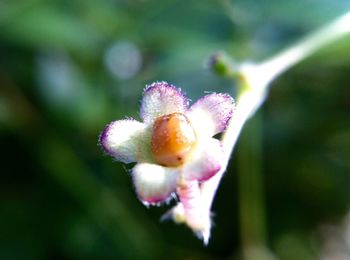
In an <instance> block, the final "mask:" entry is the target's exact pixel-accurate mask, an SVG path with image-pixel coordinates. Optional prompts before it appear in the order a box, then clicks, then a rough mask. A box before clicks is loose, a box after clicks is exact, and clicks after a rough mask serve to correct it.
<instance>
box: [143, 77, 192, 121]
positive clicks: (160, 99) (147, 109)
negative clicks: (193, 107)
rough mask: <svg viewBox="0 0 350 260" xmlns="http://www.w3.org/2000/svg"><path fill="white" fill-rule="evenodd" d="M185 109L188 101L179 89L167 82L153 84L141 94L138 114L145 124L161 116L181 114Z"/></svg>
mask: <svg viewBox="0 0 350 260" xmlns="http://www.w3.org/2000/svg"><path fill="white" fill-rule="evenodd" d="M187 107H188V99H187V97H186V96H185V95H184V93H182V91H181V90H180V89H178V88H176V87H175V86H173V85H171V84H168V83H167V82H155V83H153V84H152V85H149V86H148V87H147V88H146V89H145V91H144V93H143V98H142V102H141V111H140V114H141V118H142V119H143V121H144V122H145V123H152V122H153V121H154V120H155V119H156V118H157V117H159V116H162V115H167V114H171V113H175V112H179V113H183V112H184V111H185V110H186V109H187Z"/></svg>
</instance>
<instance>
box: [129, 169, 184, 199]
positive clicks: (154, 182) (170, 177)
mask: <svg viewBox="0 0 350 260" xmlns="http://www.w3.org/2000/svg"><path fill="white" fill-rule="evenodd" d="M177 176H178V172H177V170H176V169H175V168H168V167H163V166H160V165H157V164H151V163H140V164H137V165H136V166H135V167H134V168H133V170H132V177H133V181H134V186H135V189H136V193H137V195H138V197H139V199H140V200H141V201H142V202H143V203H144V204H145V205H157V204H159V203H161V202H165V201H167V199H168V198H171V197H172V196H171V195H172V193H173V192H175V190H176V184H177Z"/></svg>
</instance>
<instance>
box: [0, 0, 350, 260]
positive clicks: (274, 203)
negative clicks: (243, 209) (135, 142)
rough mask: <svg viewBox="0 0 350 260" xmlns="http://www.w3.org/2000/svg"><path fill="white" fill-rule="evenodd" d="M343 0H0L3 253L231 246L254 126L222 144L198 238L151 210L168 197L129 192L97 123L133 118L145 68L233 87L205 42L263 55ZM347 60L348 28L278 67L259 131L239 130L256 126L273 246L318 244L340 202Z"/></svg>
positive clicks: (191, 88) (210, 86) (191, 251)
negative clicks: (204, 227)
mask: <svg viewBox="0 0 350 260" xmlns="http://www.w3.org/2000/svg"><path fill="white" fill-rule="evenodd" d="M349 9H350V2H349V1H346V0H337V1H334V0H308V1H305V0H296V1H278V0H273V1H266V0H265V1H259V0H249V1H244V0H238V1H232V2H231V1H226V0H221V1H220V0H218V1H209V0H207V1H194V0H191V1H153V0H136V1H127V0H124V1H123V0H119V1H118V0H100V1H93V0H75V1H58V0H48V1H43V0H2V1H0V144H1V148H2V149H1V157H0V158H1V159H0V162H1V165H0V172H1V175H0V176H1V177H0V178H1V179H0V180H1V181H0V194H1V195H0V212H1V213H0V258H1V259H52V258H63V259H75V258H82V259H86V258H88V259H91V258H92V259H94V258H98V259H101V258H119V259H120V258H121V259H141V258H142V259H159V258H160V257H167V258H168V259H183V258H188V259H219V258H222V257H229V256H231V257H237V258H239V252H240V241H239V230H240V227H239V223H240V222H239V220H238V216H239V214H238V198H237V194H238V192H237V190H238V187H237V171H238V169H239V168H240V167H241V166H240V167H237V165H247V166H249V165H254V163H255V161H254V160H250V159H249V156H243V157H239V156H238V157H236V153H239V152H240V147H241V148H242V149H244V147H245V146H246V145H249V142H250V140H255V139H254V138H252V139H250V138H242V140H241V142H240V143H239V146H238V147H237V150H236V151H235V154H234V155H233V158H232V161H231V166H230V168H229V170H228V172H227V174H226V176H225V178H223V182H222V184H221V186H220V190H219V192H218V194H217V197H216V200H215V204H214V211H215V213H216V214H215V216H214V222H215V224H216V225H215V226H214V228H213V235H212V239H211V242H210V245H209V246H208V247H206V248H205V247H203V246H202V245H201V242H200V241H199V240H197V239H196V238H195V237H194V236H193V235H192V234H191V233H190V231H189V230H187V229H186V228H185V227H182V226H176V225H175V224H173V223H171V222H169V223H168V222H166V223H159V217H160V216H161V214H162V213H163V212H164V211H166V208H167V207H162V208H151V209H146V208H145V207H144V206H143V205H142V204H141V203H139V202H138V200H137V198H136V196H135V194H134V191H133V188H132V184H131V180H130V176H129V170H130V169H131V167H132V166H131V165H128V166H126V167H124V166H123V165H121V164H120V163H116V162H113V161H112V160H111V159H110V158H107V157H106V156H104V155H103V153H102V151H101V149H100V147H98V145H97V138H98V135H99V132H100V131H101V130H102V129H103V127H104V125H105V124H107V123H108V122H110V121H112V120H115V119H120V118H123V117H124V116H126V115H128V116H130V115H131V116H133V117H135V118H138V106H139V99H140V97H141V93H142V89H143V88H144V86H145V85H146V84H148V83H152V82H153V81H156V80H166V81H169V82H171V83H173V84H175V85H177V86H179V87H182V88H183V89H184V90H185V91H186V92H187V93H188V95H189V96H190V97H191V98H193V99H196V98H197V97H199V96H200V95H202V94H203V92H204V91H218V92H219V91H224V92H230V93H231V94H234V88H233V87H232V82H229V81H228V80H226V79H221V78H219V77H217V76H215V75H213V74H212V73H211V72H210V71H209V70H208V69H207V66H206V64H207V61H208V57H209V56H210V55H211V54H212V53H214V52H216V51H226V52H227V53H229V54H230V55H232V57H234V58H236V59H237V60H243V59H261V58H263V57H268V56H269V55H271V54H273V53H275V52H276V51H278V50H280V49H281V48H284V47H285V46H287V45H288V44H291V43H293V41H295V40H297V39H299V38H300V37H301V36H303V35H305V34H306V33H308V32H311V31H312V30H313V29H315V28H317V27H318V26H320V25H322V24H324V23H326V22H327V21H329V20H331V19H332V18H335V17H337V16H338V15H340V14H342V13H343V12H344V11H345V10H349ZM349 72H350V39H349V38H346V39H344V40H343V41H341V42H339V43H338V44H335V45H332V46H330V47H329V48H327V49H324V50H322V51H321V52H320V53H318V54H317V55H315V56H313V57H311V58H310V59H308V60H307V61H305V62H303V63H302V64H300V65H298V66H297V67H295V68H293V69H292V70H291V71H289V72H288V73H286V74H285V75H283V76H282V77H280V78H279V79H278V80H277V81H276V82H275V83H274V85H273V87H272V91H271V93H270V96H269V97H268V99H267V101H266V104H265V105H264V107H263V108H262V111H261V112H259V117H260V118H261V120H262V122H261V124H262V129H257V130H256V131H254V130H253V131H249V133H250V134H252V135H253V136H254V135H255V134H257V135H262V138H261V140H262V143H261V144H259V145H258V146H256V147H261V149H262V150H261V151H260V152H259V154H260V156H261V158H260V159H261V160H260V161H259V164H258V166H257V167H258V170H259V171H260V172H261V173H262V176H263V180H262V181H263V186H264V193H265V201H266V202H265V204H266V209H265V212H266V222H267V223H266V230H267V234H268V237H267V239H268V240H267V244H268V246H269V248H270V249H271V250H272V252H273V254H275V255H276V256H277V257H279V258H281V259H312V258H315V257H317V256H319V254H320V253H322V250H323V249H322V236H321V233H322V232H320V227H322V226H323V225H324V224H325V223H328V224H329V223H337V222H338V221H341V219H342V218H343V217H344V216H345V214H346V213H347V212H348V211H349V202H350V189H349V187H350V88H349V86H350V76H349V75H350V74H349ZM247 127H249V126H247ZM257 131H258V133H256V132H257ZM261 131H262V132H261ZM258 140H260V139H259V138H258ZM242 158H243V159H242ZM253 181H254V180H253ZM248 195H249V194H248ZM295 257H296V258H295Z"/></svg>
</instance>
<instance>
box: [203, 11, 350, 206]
mask: <svg viewBox="0 0 350 260" xmlns="http://www.w3.org/2000/svg"><path fill="white" fill-rule="evenodd" d="M349 24H350V11H349V12H347V13H346V14H344V15H342V16H340V17H338V18H337V19H335V20H334V21H333V22H331V23H329V24H328V25H325V26H324V27H322V28H320V29H319V30H317V31H315V32H314V33H311V34H310V35H309V36H306V37H305V38H303V39H302V40H301V41H299V42H297V43H296V44H295V45H293V46H291V47H290V48H287V49H286V50H284V51H282V52H280V53H278V54H276V55H275V56H273V57H271V58H268V59H267V60H265V61H262V62H259V63H242V64H241V65H238V66H237V65H235V68H232V67H231V68H226V69H223V68H222V67H223V64H222V61H223V60H224V59H220V71H225V72H227V71H232V70H233V69H235V70H237V72H236V73H232V72H231V73H227V74H228V75H234V76H233V77H232V78H234V79H235V80H236V81H237V84H238V89H239V91H238V96H237V99H236V109H235V115H234V118H233V119H232V120H231V121H230V122H229V125H228V127H227V129H226V131H225V133H224V134H223V136H222V139H221V141H222V145H223V149H224V153H225V164H224V167H222V168H221V170H220V171H219V172H218V173H217V174H216V175H215V176H213V177H212V178H211V179H209V180H208V181H206V182H204V183H203V184H202V185H201V194H202V200H203V203H204V208H206V210H208V211H210V209H211V206H212V203H213V199H214V196H215V193H216V190H217V188H218V186H219V183H220V180H221V178H222V176H223V174H224V173H225V171H226V169H227V165H228V162H229V159H230V157H231V154H232V152H233V150H234V147H235V145H236V142H237V139H238V137H239V135H240V133H241V131H242V129H243V126H244V125H245V123H246V122H247V121H248V119H249V118H250V117H251V116H253V115H254V114H255V112H256V111H257V110H258V109H259V108H260V106H261V104H262V103H263V102H264V100H265V98H266V95H267V92H268V90H269V88H270V86H271V82H272V81H273V80H275V79H276V78H277V77H278V76H279V75H281V74H282V73H283V72H285V71H286V70H288V69H290V68H291V67H293V66H294V65H296V64H297V63H299V62H301V61H303V60H305V59H306V58H308V57H309V56H311V55H312V54H314V53H315V52H317V51H319V50H320V49H322V48H324V47H325V46H327V45H329V44H331V43H334V42H336V41H337V40H339V39H340V38H343V37H344V36H346V35H348V34H349V33H350V26H349ZM226 65H227V66H231V64H230V63H226Z"/></svg>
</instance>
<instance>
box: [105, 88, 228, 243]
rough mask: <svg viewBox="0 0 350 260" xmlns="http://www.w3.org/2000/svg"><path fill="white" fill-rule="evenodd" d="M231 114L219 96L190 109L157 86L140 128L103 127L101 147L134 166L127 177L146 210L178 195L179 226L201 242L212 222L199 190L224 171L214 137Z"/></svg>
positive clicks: (125, 123)
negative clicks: (181, 223) (190, 230)
mask: <svg viewBox="0 0 350 260" xmlns="http://www.w3.org/2000/svg"><path fill="white" fill-rule="evenodd" d="M233 109H234V102H233V99H232V98H231V97H230V96H229V95H227V94H219V93H212V94H209V95H206V96H204V97H203V98H201V99H199V100H198V101H197V102H195V103H194V104H193V105H192V106H191V107H189V100H188V98H187V97H186V96H185V94H184V93H183V92H182V91H181V90H180V89H178V88H176V87H175V86H173V85H171V84H168V83H166V82H155V83H153V84H151V85H149V86H147V87H146V88H145V90H144V93H143V98H142V102H141V111H140V116H141V118H142V120H143V122H139V121H136V120H134V119H124V120H118V121H114V122H112V123H110V124H108V125H107V126H106V127H105V129H104V130H103V131H102V133H101V135H100V140H99V141H100V144H101V145H102V147H103V149H104V151H105V152H106V153H107V154H109V155H111V156H112V157H114V158H115V159H116V160H118V161H121V162H124V163H131V162H137V164H136V165H135V166H134V168H133V169H132V172H131V175H132V178H133V183H134V186H135V190H136V193H137V195H138V198H139V199H140V200H141V201H142V202H143V203H144V204H145V205H159V204H160V203H162V202H165V201H168V200H169V198H171V197H172V195H173V194H177V195H178V197H179V199H180V202H181V203H182V205H181V207H177V209H179V208H181V212H182V211H183V215H182V216H183V217H182V218H180V219H182V220H181V221H183V222H185V223H186V224H187V225H188V226H189V227H190V228H191V229H192V230H194V231H195V232H196V233H198V234H200V235H201V236H203V237H205V232H208V230H207V229H208V228H210V217H209V214H206V216H204V213H203V212H204V211H203V209H202V207H201V200H200V190H199V185H200V184H201V183H202V182H205V181H206V180H208V179H210V178H211V177H212V176H214V175H215V174H216V173H217V172H218V171H219V170H220V169H221V167H222V164H223V160H224V152H223V149H222V146H221V143H220V141H219V140H217V139H215V138H213V136H214V135H216V134H218V133H221V132H223V131H224V130H225V128H226V126H227V124H228V121H229V120H230V118H231V116H232V113H233ZM177 216H178V215H177ZM178 221H180V220H179V219H178ZM204 239H205V238H204Z"/></svg>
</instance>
